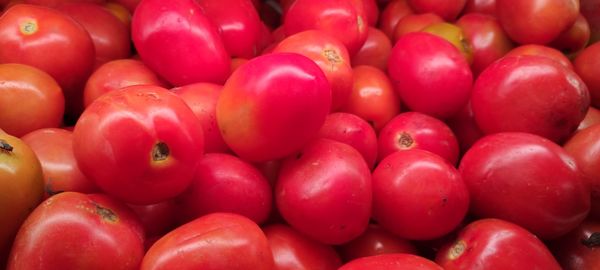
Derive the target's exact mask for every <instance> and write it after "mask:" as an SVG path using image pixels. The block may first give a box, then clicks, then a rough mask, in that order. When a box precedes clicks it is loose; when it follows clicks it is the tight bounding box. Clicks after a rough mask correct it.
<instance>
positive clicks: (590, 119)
mask: <svg viewBox="0 0 600 270" xmlns="http://www.w3.org/2000/svg"><path fill="white" fill-rule="evenodd" d="M596 124H600V110H598V109H596V108H594V107H590V108H589V109H588V111H587V113H586V114H585V118H583V120H581V123H579V126H578V127H577V131H581V130H583V129H586V128H588V127H590V126H592V125H596Z"/></svg>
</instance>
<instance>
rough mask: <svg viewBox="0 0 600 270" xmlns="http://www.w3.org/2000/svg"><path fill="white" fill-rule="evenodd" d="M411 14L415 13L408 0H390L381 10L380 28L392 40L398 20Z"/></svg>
mask: <svg viewBox="0 0 600 270" xmlns="http://www.w3.org/2000/svg"><path fill="white" fill-rule="evenodd" d="M409 14H413V10H412V8H411V7H410V5H409V4H408V1H407V0H393V1H390V2H389V3H387V5H385V8H384V9H383V10H382V11H381V17H380V19H379V29H381V31H382V32H383V33H385V35H386V36H387V37H388V38H389V39H390V40H391V39H392V38H393V37H394V29H396V25H398V22H399V21H400V20H401V19H402V18H404V17H405V16H407V15H409Z"/></svg>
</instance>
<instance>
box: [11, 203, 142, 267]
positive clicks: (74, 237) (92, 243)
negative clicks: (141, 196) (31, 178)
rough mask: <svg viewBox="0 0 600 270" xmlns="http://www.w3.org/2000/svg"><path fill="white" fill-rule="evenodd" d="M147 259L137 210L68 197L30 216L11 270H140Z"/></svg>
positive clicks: (13, 254)
mask: <svg viewBox="0 0 600 270" xmlns="http://www.w3.org/2000/svg"><path fill="white" fill-rule="evenodd" d="M143 256H144V232H143V229H142V226H141V224H140V221H139V220H138V219H137V217H136V216H135V214H134V213H133V212H132V211H131V209H129V208H128V207H127V206H126V205H124V204H123V203H121V202H119V201H117V200H115V199H112V198H111V197H108V196H105V195H100V194H91V195H85V194H81V193H78V192H63V193H60V194H57V195H54V196H52V197H50V198H48V199H47V200H46V201H44V202H43V203H42V204H40V205H39V206H38V207H37V208H36V209H35V210H34V211H33V212H32V213H31V215H29V217H27V220H25V223H24V224H23V226H21V229H19V233H18V234H17V237H16V239H15V243H14V245H13V248H12V250H11V253H10V258H9V263H8V269H11V270H12V269H15V270H16V269H49V270H51V269H71V268H73V267H81V269H139V265H140V263H141V261H142V257H143ZM34 258H35V259H34Z"/></svg>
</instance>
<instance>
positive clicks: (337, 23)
mask: <svg viewBox="0 0 600 270" xmlns="http://www.w3.org/2000/svg"><path fill="white" fill-rule="evenodd" d="M368 26H369V25H368V23H367V17H366V14H365V11H364V8H363V6H362V5H357V4H355V1H354V0H332V1H321V0H295V1H294V2H293V3H292V5H291V6H290V8H289V9H288V11H287V12H286V13H285V16H284V19H283V28H284V30H285V33H286V35H288V36H289V35H293V34H295V33H298V32H302V31H306V30H310V29H315V30H322V31H324V32H325V33H327V34H329V35H331V36H332V37H333V38H336V39H338V40H339V41H341V42H342V43H343V44H344V46H346V48H347V49H348V53H349V54H350V56H352V55H354V54H355V53H356V52H358V50H359V49H360V47H362V45H363V44H364V43H365V40H366V39H367V29H368Z"/></svg>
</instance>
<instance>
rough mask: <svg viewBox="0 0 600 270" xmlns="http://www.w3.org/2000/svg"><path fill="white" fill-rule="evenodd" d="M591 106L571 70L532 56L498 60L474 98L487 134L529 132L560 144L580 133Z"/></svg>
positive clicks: (477, 117) (477, 118)
mask: <svg viewBox="0 0 600 270" xmlns="http://www.w3.org/2000/svg"><path fill="white" fill-rule="evenodd" d="M589 104H590V97H589V93H588V91H587V87H586V85H585V84H584V83H583V81H582V80H581V79H580V78H579V76H577V74H575V72H574V71H573V70H571V69H568V68H566V67H564V66H563V65H561V64H560V63H559V62H557V61H554V60H552V59H549V58H547V57H542V56H531V55H524V56H516V57H515V56H513V57H506V58H502V59H501V60H499V61H496V62H494V63H493V64H492V65H490V66H489V67H488V68H486V69H485V70H484V71H483V72H482V73H481V74H480V75H479V77H478V78H477V80H476V81H475V86H474V87H473V94H472V96H471V105H472V106H473V113H474V115H475V121H476V122H477V125H478V126H479V127H480V128H481V130H482V131H483V132H484V133H486V134H491V133H496V132H506V131H519V132H529V133H533V134H537V135H540V136H543V137H545V138H548V139H550V140H552V141H555V142H558V143H561V142H563V141H564V140H565V139H567V138H568V137H569V136H570V134H571V133H572V132H573V131H575V129H577V126H578V125H579V122H581V120H583V118H584V117H585V113H586V112H587V109H588V107H589ZM523 116H527V117H523Z"/></svg>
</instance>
